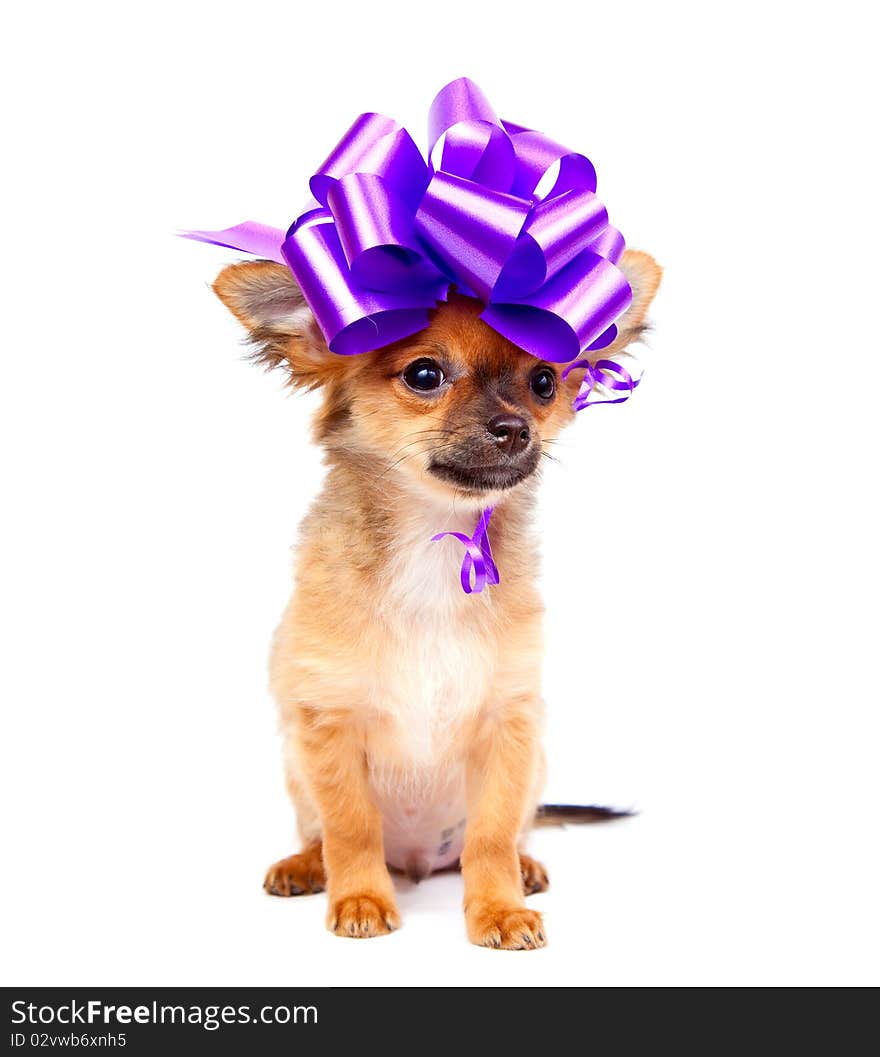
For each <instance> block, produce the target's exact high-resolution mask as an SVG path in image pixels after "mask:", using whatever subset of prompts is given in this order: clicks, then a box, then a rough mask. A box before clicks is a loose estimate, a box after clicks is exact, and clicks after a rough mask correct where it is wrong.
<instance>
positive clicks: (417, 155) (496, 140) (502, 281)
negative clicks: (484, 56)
mask: <svg viewBox="0 0 880 1057" xmlns="http://www.w3.org/2000/svg"><path fill="white" fill-rule="evenodd" d="M428 142H429V150H428V160H427V161H426V160H425V159H424V158H423V157H422V154H421V152H420V151H419V149H418V147H417V146H416V144H415V142H414V141H413V139H412V137H411V136H410V134H409V133H408V132H407V131H406V129H404V128H403V127H402V126H401V125H399V124H398V123H397V122H396V121H393V120H392V119H391V118H387V117H384V116H382V115H381V114H361V115H360V117H358V118H357V120H356V121H355V122H354V124H353V125H352V126H351V128H350V129H349V130H348V131H347V132H346V133H345V135H344V136H343V137H342V139H341V140H340V141H339V142H338V143H337V145H336V146H335V147H334V148H333V150H332V151H331V152H330V155H329V156H328V157H327V159H326V160H325V161H324V162H323V163H322V164H321V165H320V166H319V167H318V169H317V171H316V172H315V174H314V175H313V176H312V178H311V180H310V182H309V187H310V190H311V193H312V195H313V196H314V200H315V201H314V203H313V205H312V206H311V207H309V208H308V209H307V210H306V211H305V212H304V213H302V214H301V215H300V216H299V217H298V218H297V219H296V221H295V222H294V223H293V225H292V226H291V227H290V228H289V230H288V231H287V233H286V234H285V233H284V232H282V231H280V230H279V229H277V228H270V227H267V226H266V225H263V224H257V223H254V222H248V223H244V224H239V225H237V226H236V227H234V228H227V229H226V230H224V231H190V232H186V233H185V237H187V238H192V239H197V240H199V241H203V242H211V243H214V244H216V245H220V246H227V247H229V248H231V249H238V250H242V251H244V252H246V253H252V254H256V255H258V256H261V257H267V258H269V259H270V260H276V261H285V262H286V263H287V264H288V266H289V267H290V270H291V271H292V272H293V274H294V276H295V277H296V280H297V282H298V283H299V285H300V287H301V288H302V291H303V294H304V296H305V298H306V301H307V302H308V304H309V306H310V308H311V309H312V312H313V313H314V315H315V318H316V320H317V322H318V325H319V327H320V328H321V331H322V332H323V334H324V337H325V338H326V340H327V343H328V345H329V347H330V349H331V350H332V351H333V352H336V353H340V354H342V355H352V354H356V353H361V352H367V351H369V350H371V349H377V348H381V347H383V346H384V345H388V344H390V343H391V342H393V341H397V340H399V339H400V338H404V337H408V336H410V335H411V334H414V333H416V332H418V331H419V330H422V329H423V328H424V327H425V326H427V324H428V319H429V312H430V310H431V309H432V308H434V307H436V305H437V303H438V302H439V301H443V300H445V299H446V297H447V295H448V291H449V287H450V285H452V284H455V286H456V288H457V289H458V290H459V291H460V292H462V293H464V294H467V295H471V296H474V297H477V298H478V299H480V300H481V301H483V302H484V304H485V308H484V310H483V313H482V318H483V319H484V320H485V321H486V323H488V324H489V326H491V327H493V328H494V329H495V330H496V331H498V333H500V334H502V335H504V337H506V338H508V339H509V340H510V341H512V342H513V343H514V344H515V345H518V346H519V347H520V348H522V349H524V350H525V351H526V352H529V353H531V354H532V355H533V356H536V357H538V358H539V359H543V360H547V361H548V362H551V363H568V362H570V361H572V360H574V359H576V358H577V357H578V356H579V355H580V354H581V353H583V352H585V351H586V350H599V349H602V348H605V347H606V346H608V345H610V344H611V342H612V341H614V338H615V337H616V335H617V330H616V327H615V321H616V320H617V319H618V318H619V317H620V316H621V315H622V314H623V312H624V311H625V310H626V309H627V307H628V306H629V304H630V302H631V300H632V292H631V290H630V287H629V284H628V282H627V280H626V278H625V276H624V275H623V273H622V272H621V271H620V269H619V268H618V267H617V262H618V261H619V260H620V256H621V254H622V253H623V249H624V240H623V236H622V235H621V234H620V232H619V231H618V230H617V229H616V228H614V227H612V226H611V225H610V224H609V222H608V214H607V212H606V210H605V207H604V206H603V205H602V203H601V202H600V201H599V199H598V198H597V197H596V193H595V192H596V170H595V169H594V167H593V165H592V163H591V162H590V160H589V159H588V158H587V157H586V156H585V155H583V154H578V153H576V152H574V151H571V150H570V149H569V148H567V147H564V146H562V145H561V144H559V143H556V142H555V141H554V140H552V139H550V138H549V137H547V136H545V135H544V134H543V133H541V132H536V131H535V130H533V129H529V128H525V127H524V126H522V125H517V124H514V123H513V122H509V121H502V120H501V119H500V118H499V117H498V116H497V115H496V114H495V111H494V110H493V109H492V107H491V105H490V103H489V101H488V100H487V98H486V96H485V95H484V94H483V92H482V91H481V90H480V88H479V87H478V86H477V85H476V84H474V82H473V81H471V80H469V79H468V78H467V77H462V78H459V79H458V80H456V81H452V82H451V83H450V84H448V85H446V87H445V88H443V89H441V91H440V92H439V93H438V94H437V96H436V98H435V99H434V101H433V103H432V104H431V108H430V111H429V114H428Z"/></svg>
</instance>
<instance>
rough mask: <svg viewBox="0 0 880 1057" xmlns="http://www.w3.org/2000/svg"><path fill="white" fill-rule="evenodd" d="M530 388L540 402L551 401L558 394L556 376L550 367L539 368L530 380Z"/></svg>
mask: <svg viewBox="0 0 880 1057" xmlns="http://www.w3.org/2000/svg"><path fill="white" fill-rule="evenodd" d="M529 388H530V389H531V390H532V392H533V393H534V394H535V396H537V397H538V398H539V399H540V400H550V399H551V398H552V396H553V394H554V393H555V392H556V375H555V374H554V373H553V372H552V371H551V370H550V368H549V367H539V368H538V370H537V371H535V372H534V373H533V374H532V376H531V378H530V379H529Z"/></svg>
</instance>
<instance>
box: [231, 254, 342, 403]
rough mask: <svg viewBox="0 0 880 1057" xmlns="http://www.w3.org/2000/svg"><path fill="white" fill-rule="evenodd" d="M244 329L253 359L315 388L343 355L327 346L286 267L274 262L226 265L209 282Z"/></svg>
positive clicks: (297, 383) (296, 382)
mask: <svg viewBox="0 0 880 1057" xmlns="http://www.w3.org/2000/svg"><path fill="white" fill-rule="evenodd" d="M213 290H214V293H215V294H216V295H217V296H218V297H219V298H220V300H221V301H222V302H223V304H224V305H226V307H227V308H228V309H229V311H230V312H231V313H232V314H233V315H234V316H235V318H236V319H237V320H238V321H239V322H240V323H243V324H244V325H245V327H246V328H247V330H248V340H249V341H250V343H251V345H252V346H253V349H254V352H253V355H252V359H253V360H254V361H255V362H256V363H259V364H262V365H263V366H264V367H268V368H273V367H280V368H282V370H284V371H286V373H287V377H288V382H289V383H290V385H293V386H299V387H301V388H303V389H314V388H316V387H317V386H320V385H324V384H326V383H327V382H329V381H330V380H331V378H332V377H333V376H334V375H335V374H336V373H337V372H338V371H339V370H340V369H341V365H342V363H343V361H344V360H345V357H344V356H336V355H335V354H334V353H332V352H331V351H330V350H329V349H328V348H327V343H326V342H325V341H324V338H323V336H322V335H321V332H320V330H319V329H318V324H317V323H316V322H315V319H314V316H313V315H312V312H311V309H310V308H309V306H308V305H307V304H306V299H305V298H304V297H303V294H302V291H301V290H300V288H299V286H298V285H297V282H296V280H295V279H294V277H293V275H292V274H291V272H290V269H289V268H287V267H286V266H285V265H283V264H277V263H275V262H274V261H244V262H242V263H240V264H230V265H229V267H228V268H224V269H223V271H222V272H221V273H220V274H219V275H218V276H217V279H216V280H215V282H214V286H213Z"/></svg>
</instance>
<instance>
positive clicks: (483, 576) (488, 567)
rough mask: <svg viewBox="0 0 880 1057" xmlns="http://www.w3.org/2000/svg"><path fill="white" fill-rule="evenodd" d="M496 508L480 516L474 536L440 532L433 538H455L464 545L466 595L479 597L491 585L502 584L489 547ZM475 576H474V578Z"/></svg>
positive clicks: (462, 565) (487, 508)
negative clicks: (490, 530)
mask: <svg viewBox="0 0 880 1057" xmlns="http://www.w3.org/2000/svg"><path fill="white" fill-rule="evenodd" d="M494 509H495V508H494V507H491V506H489V507H486V509H485V510H484V511H483V512H482V514H480V520H479V521H478V522H477V527H476V528H475V529H474V534H473V536H468V535H466V534H465V533H464V532H438V533H437V535H436V536H432V537H431V542H432V543H435V542H436V541H437V540H442V539H445V537H446V536H454V537H455V539H457V540H458V541H459V542H460V543H463V544H464V559H463V560H462V563H461V574H460V579H461V587H462V590H463V591H464V593H465V594H466V595H471V594H474V595H478V594H479V593H480V592H481V591H482V590H483V588H484V587H485V586H486V585H487V584H489V585H494V584H497V583H500V578H499V576H498V567H497V566H496V565H495V561H494V559H493V558H492V549H491V547H490V546H489V536H488V534H487V532H488V528H489V520H490V518H491V517H492V512H493V510H494ZM472 574H473V576H472Z"/></svg>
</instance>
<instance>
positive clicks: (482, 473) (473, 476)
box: [428, 459, 538, 492]
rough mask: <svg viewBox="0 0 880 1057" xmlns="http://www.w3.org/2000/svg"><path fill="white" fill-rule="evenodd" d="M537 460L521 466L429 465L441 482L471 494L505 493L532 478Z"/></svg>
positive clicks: (451, 463)
mask: <svg viewBox="0 0 880 1057" xmlns="http://www.w3.org/2000/svg"><path fill="white" fill-rule="evenodd" d="M537 464H538V461H537V459H529V460H527V461H526V462H523V463H521V464H513V465H510V464H507V465H504V464H503V463H498V464H496V465H483V464H480V465H478V466H471V465H468V464H467V463H455V462H436V461H432V462H430V463H429V464H428V472H429V473H431V474H433V475H434V476H435V477H439V478H440V480H441V481H446V482H447V483H448V484H454V485H457V486H458V487H459V488H464V489H465V490H466V491H469V492H503V491H505V490H506V489H508V488H513V487H515V486H516V485H518V484H520V483H521V482H522V481H524V480H525V479H526V478H527V477H530V476H531V475H532V474H533V473H534V471H535V468H536V467H537Z"/></svg>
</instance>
